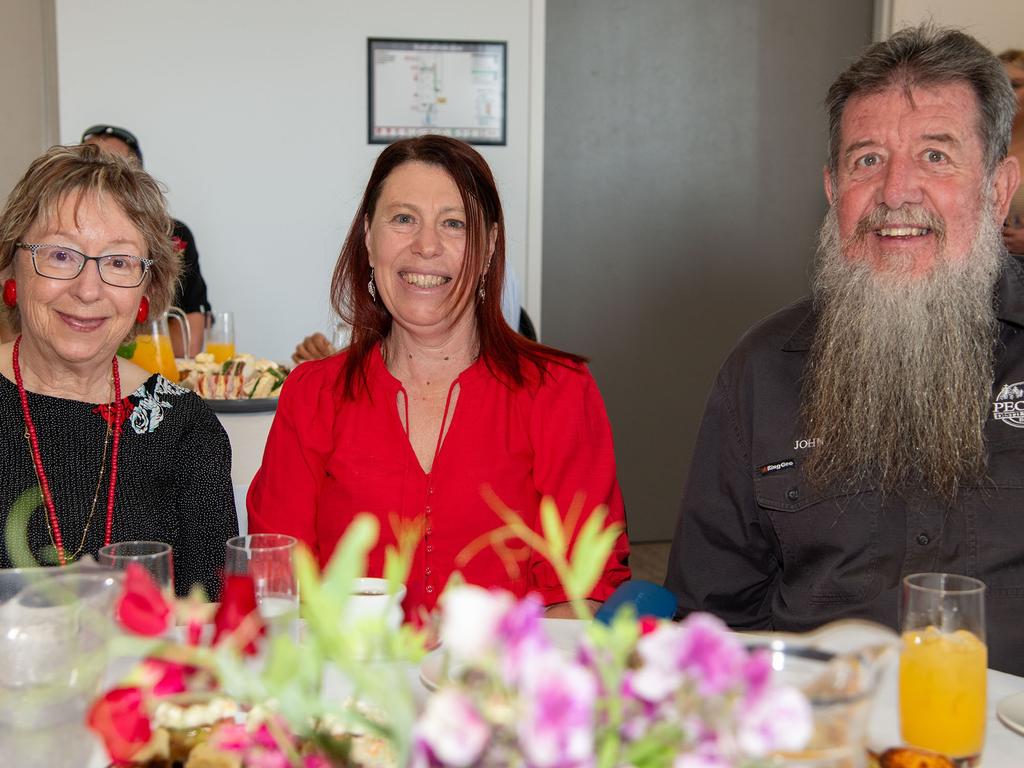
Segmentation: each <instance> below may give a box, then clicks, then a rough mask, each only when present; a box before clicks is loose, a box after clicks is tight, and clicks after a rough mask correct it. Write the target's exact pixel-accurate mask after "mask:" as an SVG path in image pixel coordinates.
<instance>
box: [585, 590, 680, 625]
mask: <svg viewBox="0 0 1024 768" xmlns="http://www.w3.org/2000/svg"><path fill="white" fill-rule="evenodd" d="M624 605H631V606H633V610H634V611H635V612H636V615H637V616H653V617H654V618H656V619H671V618H672V617H673V616H675V613H676V596H675V595H673V594H672V593H671V592H669V591H668V590H667V589H665V588H664V587H662V586H660V585H658V584H655V583H654V582H653V581H644V580H643V579H631V580H630V581H624V582H623V583H622V584H620V585H619V587H618V589H616V590H615V591H614V592H612V594H611V596H610V597H609V598H608V599H607V600H606V601H605V603H604V605H602V606H601V607H600V608H599V609H598V611H597V613H596V614H594V618H595V619H597V620H598V621H601V622H604V623H605V624H608V623H610V622H611V620H612V617H613V616H615V614H616V613H618V611H619V609H620V608H621V607H622V606H624Z"/></svg>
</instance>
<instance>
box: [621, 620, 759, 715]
mask: <svg viewBox="0 0 1024 768" xmlns="http://www.w3.org/2000/svg"><path fill="white" fill-rule="evenodd" d="M637 652H638V653H639V655H640V658H641V659H642V662H643V664H642V666H641V667H640V669H639V670H637V671H636V673H635V674H634V675H633V680H632V685H633V689H634V690H635V691H636V693H637V695H638V696H640V697H642V698H645V699H647V700H648V701H659V700H661V699H663V698H665V697H667V696H670V695H671V694H673V693H674V692H675V691H676V690H678V689H679V687H680V686H681V685H682V683H683V681H684V680H691V681H693V683H694V684H695V685H696V688H697V692H698V693H699V694H700V695H701V696H717V695H719V694H721V693H724V692H725V691H728V690H730V689H732V688H735V687H737V686H739V685H741V684H742V683H743V682H744V674H745V673H746V672H747V671H748V670H747V653H746V651H745V650H744V648H743V646H742V645H741V644H740V641H739V640H738V639H737V638H736V636H735V635H733V634H732V633H731V632H729V629H728V628H727V627H726V626H725V624H724V623H723V622H722V621H721V620H719V619H716V618H715V617H714V616H710V615H708V614H700V613H695V614H692V615H691V616H689V617H688V618H687V619H686V620H685V621H683V622H682V623H680V624H663V625H661V626H660V627H658V628H657V629H655V630H654V631H653V632H651V633H650V634H648V635H644V636H643V637H641V638H640V640H639V641H638V642H637ZM759 669H760V668H759V667H758V666H757V665H755V666H754V667H753V668H752V669H751V670H750V673H751V674H755V675H756V674H757V673H758V672H759Z"/></svg>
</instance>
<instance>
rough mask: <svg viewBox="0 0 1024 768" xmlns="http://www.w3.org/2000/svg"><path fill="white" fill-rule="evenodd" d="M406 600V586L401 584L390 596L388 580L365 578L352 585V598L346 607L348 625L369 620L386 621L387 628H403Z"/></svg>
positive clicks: (345, 619) (345, 617)
mask: <svg viewBox="0 0 1024 768" xmlns="http://www.w3.org/2000/svg"><path fill="white" fill-rule="evenodd" d="M404 599H405V585H404V584H401V585H399V587H398V591H397V592H395V594H393V595H390V594H388V581H387V579H375V578H371V577H364V578H361V579H356V580H355V582H353V584H352V596H351V597H349V599H348V603H347V605H346V606H345V616H344V621H345V623H346V624H351V623H354V622H358V621H362V620H364V619H369V618H380V619H384V623H385V626H387V627H388V629H391V630H397V629H398V628H399V627H400V626H402V600H404Z"/></svg>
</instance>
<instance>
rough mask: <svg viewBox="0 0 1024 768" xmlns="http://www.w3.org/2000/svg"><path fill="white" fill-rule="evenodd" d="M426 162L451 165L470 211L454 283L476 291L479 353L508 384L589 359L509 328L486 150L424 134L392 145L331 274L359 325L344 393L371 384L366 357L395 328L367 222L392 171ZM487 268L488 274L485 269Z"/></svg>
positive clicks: (345, 312) (342, 310)
mask: <svg viewBox="0 0 1024 768" xmlns="http://www.w3.org/2000/svg"><path fill="white" fill-rule="evenodd" d="M413 161H415V162H421V163H427V164H429V165H433V166H436V167H438V168H441V169H442V170H444V171H445V172H446V173H447V174H448V175H449V176H450V177H451V179H452V181H453V182H454V183H455V186H456V187H458V189H459V194H460V195H461V196H462V205H463V207H464V208H465V210H466V254H465V258H464V259H463V264H462V270H461V271H460V273H459V275H458V277H457V278H456V280H455V286H454V289H455V295H456V296H458V297H462V296H464V295H465V294H470V296H471V299H473V301H471V302H456V304H455V305H456V306H459V305H460V304H462V305H467V306H473V305H474V304H475V312H476V327H477V334H478V337H479V340H480V356H481V357H482V358H483V360H484V362H485V363H486V365H487V367H488V368H489V369H490V370H491V372H492V373H493V374H494V375H496V376H498V377H499V378H501V379H503V380H504V381H505V382H506V383H507V384H508V385H509V386H514V387H521V386H523V385H524V384H525V382H526V380H527V370H526V365H530V366H532V367H533V368H535V369H536V371H537V372H538V373H539V374H540V375H541V376H543V375H544V372H545V370H546V366H547V364H548V363H557V364H560V365H566V366H572V365H578V364H580V363H583V362H585V358H582V357H580V356H579V355H573V354H571V353H568V352H562V351H560V350H557V349H554V348H552V347H547V346H544V345H543V344H537V343H536V342H532V341H529V340H528V339H526V338H525V337H523V336H520V335H519V334H518V333H516V332H515V331H513V330H512V329H511V328H509V326H508V324H507V323H506V322H505V320H504V318H503V316H502V314H501V290H502V285H503V284H504V282H505V219H504V216H503V215H502V212H501V201H500V200H499V199H498V189H497V185H496V184H495V183H494V176H493V175H492V174H491V169H490V168H489V167H488V166H487V163H486V161H485V160H484V159H483V157H481V156H480V153H479V152H477V151H476V150H475V149H473V148H472V147H471V146H469V145H468V144H466V143H464V142H461V141H457V140H455V139H450V138H448V137H446V136H434V135H428V136H419V137H417V138H414V139H403V140H402V141H396V142H395V143H394V144H391V145H389V146H388V147H387V148H386V149H385V150H384V151H383V152H381V153H380V156H379V157H378V158H377V162H376V163H375V164H374V166H373V171H372V172H371V173H370V179H369V181H368V182H367V183H366V190H365V191H364V192H363V199H362V201H361V202H360V204H359V208H358V210H357V211H356V215H355V217H354V218H353V219H352V226H351V227H350V228H349V231H348V236H347V237H346V238H345V244H344V245H343V246H342V248H341V254H340V255H339V256H338V263H337V265H336V266H335V267H334V276H333V278H332V279H331V306H332V307H333V308H334V311H335V312H336V313H337V314H338V316H339V317H341V318H343V319H344V320H345V321H346V322H347V323H348V324H349V325H350V326H352V340H351V342H350V346H349V354H348V359H347V360H346V362H345V366H344V369H343V371H342V378H343V379H344V386H343V392H342V394H343V396H344V397H345V398H346V399H353V398H354V397H355V396H356V392H357V389H358V388H359V387H360V386H365V384H366V359H367V357H368V356H369V354H370V353H371V352H372V351H373V348H374V346H375V345H376V344H377V343H378V342H383V341H384V339H385V338H387V335H388V334H389V333H390V332H391V322H392V318H391V313H390V312H389V311H388V309H387V307H385V306H384V303H383V302H382V301H374V300H373V298H372V297H371V296H370V293H369V291H368V290H367V285H368V283H369V282H370V255H369V253H368V251H367V249H366V241H365V237H364V222H368V221H371V220H372V219H373V214H374V211H375V209H376V206H377V201H378V199H379V197H380V192H381V188H382V187H383V186H384V182H385V181H386V180H387V178H388V176H390V175H391V173H392V172H393V171H394V170H395V169H396V168H398V167H399V166H400V165H402V164H404V163H409V162H413ZM492 231H493V232H495V234H496V237H495V242H494V253H493V254H492V255H491V257H490V264H489V265H487V253H488V244H489V239H490V237H489V235H490V233H491V232H492ZM485 266H486V270H487V271H486V272H484V268H485ZM481 273H483V279H482V281H481V283H480V284H481V285H482V287H483V289H484V299H483V301H479V300H475V295H474V294H475V292H476V289H477V278H476V276H477V275H480V274H481Z"/></svg>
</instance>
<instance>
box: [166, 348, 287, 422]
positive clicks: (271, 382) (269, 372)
mask: <svg viewBox="0 0 1024 768" xmlns="http://www.w3.org/2000/svg"><path fill="white" fill-rule="evenodd" d="M289 370H290V369H288V368H286V367H285V366H283V365H279V364H278V363H275V362H274V361H273V360H267V359H264V358H257V357H255V356H253V355H248V354H242V355H236V356H235V357H232V358H229V359H228V360H225V361H224V362H221V363H218V362H217V361H216V360H214V358H213V355H211V354H207V353H205V352H201V353H199V354H198V355H196V356H195V358H194V359H185V360H179V361H178V371H179V372H180V374H181V381H180V384H181V386H183V387H186V388H187V389H191V390H192V391H193V392H195V393H196V394H197V395H199V396H200V397H202V398H203V399H204V400H205V401H206V403H207V405H209V406H210V408H211V409H213V410H214V411H216V412H218V413H254V412H260V411H273V410H275V409H276V408H277V398H278V396H279V395H280V394H281V387H282V386H283V385H284V381H285V379H286V378H287V376H288V373H289Z"/></svg>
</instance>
